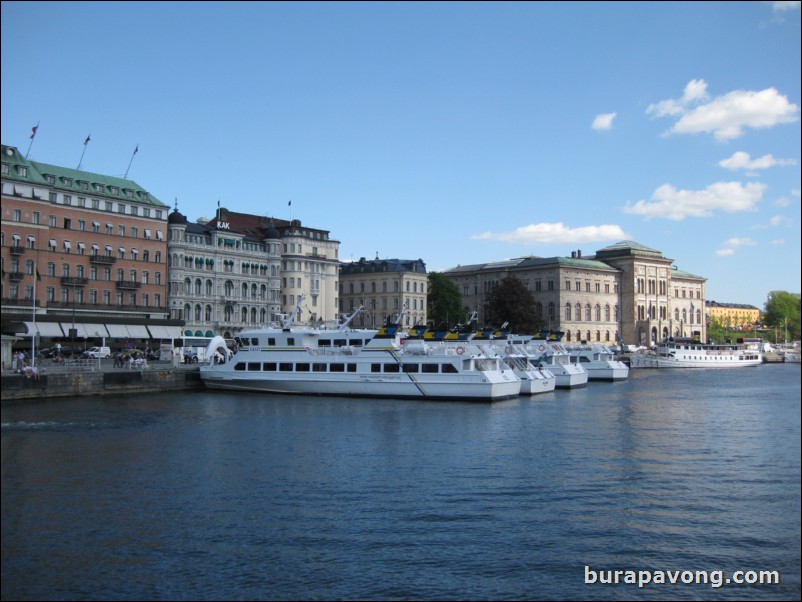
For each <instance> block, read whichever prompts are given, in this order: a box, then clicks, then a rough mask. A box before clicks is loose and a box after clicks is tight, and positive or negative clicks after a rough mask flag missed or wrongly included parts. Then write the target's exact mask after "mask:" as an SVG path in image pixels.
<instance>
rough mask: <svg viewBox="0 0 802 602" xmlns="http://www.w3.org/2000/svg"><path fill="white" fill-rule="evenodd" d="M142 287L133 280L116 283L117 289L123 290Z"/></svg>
mask: <svg viewBox="0 0 802 602" xmlns="http://www.w3.org/2000/svg"><path fill="white" fill-rule="evenodd" d="M141 286H142V283H141V282H136V281H135V280H118V281H117V288H125V289H137V288H140V287H141Z"/></svg>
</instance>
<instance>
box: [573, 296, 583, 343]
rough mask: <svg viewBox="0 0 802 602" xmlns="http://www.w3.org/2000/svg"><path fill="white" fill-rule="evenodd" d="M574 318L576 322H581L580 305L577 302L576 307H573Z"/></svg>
mask: <svg viewBox="0 0 802 602" xmlns="http://www.w3.org/2000/svg"><path fill="white" fill-rule="evenodd" d="M574 319H575V320H576V321H577V322H581V321H582V306H581V305H580V304H579V303H577V304H576V307H575V308H574ZM577 338H579V336H578V335H577Z"/></svg>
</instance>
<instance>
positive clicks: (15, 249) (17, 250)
mask: <svg viewBox="0 0 802 602" xmlns="http://www.w3.org/2000/svg"><path fill="white" fill-rule="evenodd" d="M9 250H10V251H11V254H12V255H24V254H25V247H20V246H19V245H14V246H12V247H9Z"/></svg>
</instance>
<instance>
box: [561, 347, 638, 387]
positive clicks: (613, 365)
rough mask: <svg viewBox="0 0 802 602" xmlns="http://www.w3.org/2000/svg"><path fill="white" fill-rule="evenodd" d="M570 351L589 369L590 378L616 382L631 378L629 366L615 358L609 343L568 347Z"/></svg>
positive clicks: (579, 362) (577, 360) (575, 358)
mask: <svg viewBox="0 0 802 602" xmlns="http://www.w3.org/2000/svg"><path fill="white" fill-rule="evenodd" d="M568 353H569V355H570V356H571V359H573V360H574V361H575V362H576V363H578V364H580V365H581V366H582V367H583V368H584V369H585V370H587V371H588V380H604V381H613V382H615V381H620V380H626V379H627V378H629V366H627V365H626V364H625V363H624V362H622V361H619V360H617V359H615V353H614V352H613V350H612V349H610V347H608V346H607V345H603V344H600V343H592V344H587V345H578V346H574V347H568Z"/></svg>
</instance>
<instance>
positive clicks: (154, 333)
mask: <svg viewBox="0 0 802 602" xmlns="http://www.w3.org/2000/svg"><path fill="white" fill-rule="evenodd" d="M148 330H149V331H150V336H151V338H154V339H178V338H180V337H181V327H179V326H157V325H154V324H148Z"/></svg>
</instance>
